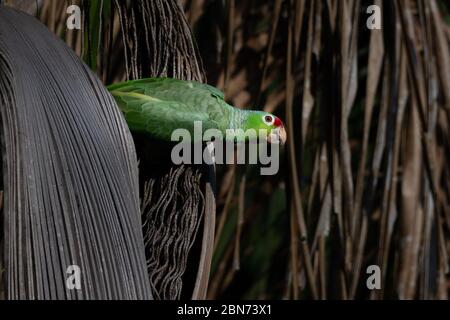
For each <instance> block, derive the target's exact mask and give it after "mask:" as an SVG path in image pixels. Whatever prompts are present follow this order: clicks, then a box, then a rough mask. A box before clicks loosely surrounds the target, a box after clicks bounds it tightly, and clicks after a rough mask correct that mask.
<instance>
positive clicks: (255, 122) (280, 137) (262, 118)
mask: <svg viewBox="0 0 450 320" xmlns="http://www.w3.org/2000/svg"><path fill="white" fill-rule="evenodd" d="M246 122H247V123H246V125H245V127H246V129H250V128H251V129H255V130H261V129H262V130H266V131H267V141H268V142H269V143H277V142H280V143H281V144H284V143H285V142H286V130H285V129H284V125H283V122H282V121H281V120H280V118H278V117H276V116H274V115H273V114H270V113H267V112H262V111H252V112H251V113H250V114H249V115H248V117H247V121H246Z"/></svg>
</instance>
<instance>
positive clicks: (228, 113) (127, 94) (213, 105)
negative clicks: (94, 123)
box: [108, 78, 285, 141]
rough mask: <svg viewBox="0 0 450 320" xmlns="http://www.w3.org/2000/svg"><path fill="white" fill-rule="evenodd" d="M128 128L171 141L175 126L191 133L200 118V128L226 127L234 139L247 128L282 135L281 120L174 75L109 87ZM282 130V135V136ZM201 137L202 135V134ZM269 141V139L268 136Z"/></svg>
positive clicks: (242, 139) (240, 138)
mask: <svg viewBox="0 0 450 320" xmlns="http://www.w3.org/2000/svg"><path fill="white" fill-rule="evenodd" d="M108 90H109V91H110V92H111V94H112V95H113V97H114V98H115V100H116V101H117V103H118V105H119V107H120V109H121V111H122V112H123V114H124V116H125V119H126V121H127V123H128V126H129V128H130V130H131V131H138V132H145V133H148V134H149V135H151V136H152V137H154V138H157V139H161V140H166V141H171V137H172V133H173V132H174V131H175V130H176V129H186V130H188V131H189V132H190V133H191V134H193V133H194V123H195V122H199V121H200V122H201V124H202V130H203V132H204V131H205V130H207V129H217V130H219V131H220V132H221V133H222V135H223V137H226V136H227V134H226V133H227V129H234V130H238V129H242V131H241V130H238V131H239V132H241V134H239V135H237V136H236V137H234V138H233V139H235V140H236V141H244V140H246V139H247V137H246V136H245V135H243V134H242V132H245V131H246V130H248V129H255V130H259V129H265V130H267V131H268V132H271V131H272V130H274V129H275V130H276V131H277V132H278V137H279V138H280V139H281V140H283V139H285V133H284V132H285V131H284V128H283V124H282V122H281V120H280V119H278V118H277V117H275V116H273V115H271V114H269V113H266V112H262V111H251V110H241V109H238V108H234V107H233V106H231V105H229V104H227V103H226V102H225V100H224V95H223V93H222V92H221V91H220V90H218V89H217V88H214V87H212V86H210V85H207V84H203V83H199V82H195V81H184V80H177V79H173V78H148V79H140V80H132V81H127V82H123V83H119V84H113V85H111V86H109V87H108ZM283 134H284V136H283ZM202 137H203V135H202ZM269 141H270V139H269Z"/></svg>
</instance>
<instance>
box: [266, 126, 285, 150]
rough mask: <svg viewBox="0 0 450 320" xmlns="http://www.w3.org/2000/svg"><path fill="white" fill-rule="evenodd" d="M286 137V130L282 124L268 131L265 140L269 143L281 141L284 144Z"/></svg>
mask: <svg viewBox="0 0 450 320" xmlns="http://www.w3.org/2000/svg"><path fill="white" fill-rule="evenodd" d="M286 138H287V137H286V130H285V129H284V126H280V127H278V128H276V129H273V130H272V131H271V132H270V134H269V136H268V137H267V141H268V142H269V143H281V144H282V145H284V144H285V143H286Z"/></svg>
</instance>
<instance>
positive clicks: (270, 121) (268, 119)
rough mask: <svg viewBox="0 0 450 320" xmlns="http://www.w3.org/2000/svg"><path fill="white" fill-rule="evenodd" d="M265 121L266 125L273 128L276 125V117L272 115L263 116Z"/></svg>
mask: <svg viewBox="0 0 450 320" xmlns="http://www.w3.org/2000/svg"><path fill="white" fill-rule="evenodd" d="M263 121H264V123H265V124H266V125H268V126H272V125H273V124H274V123H275V117H274V116H272V115H270V114H266V115H264V116H263Z"/></svg>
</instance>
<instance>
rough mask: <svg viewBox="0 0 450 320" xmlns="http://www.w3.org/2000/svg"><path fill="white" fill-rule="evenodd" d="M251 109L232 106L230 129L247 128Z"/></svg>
mask: <svg viewBox="0 0 450 320" xmlns="http://www.w3.org/2000/svg"><path fill="white" fill-rule="evenodd" d="M249 112H250V110H241V109H238V108H234V107H232V109H231V114H230V129H242V130H244V131H245V130H246V129H247V125H246V123H247V118H248V114H249Z"/></svg>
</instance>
